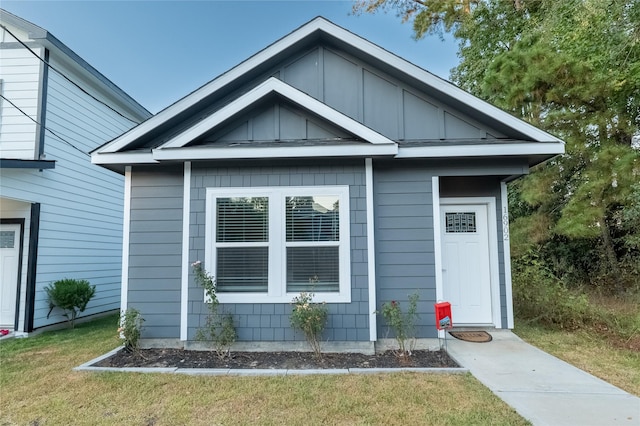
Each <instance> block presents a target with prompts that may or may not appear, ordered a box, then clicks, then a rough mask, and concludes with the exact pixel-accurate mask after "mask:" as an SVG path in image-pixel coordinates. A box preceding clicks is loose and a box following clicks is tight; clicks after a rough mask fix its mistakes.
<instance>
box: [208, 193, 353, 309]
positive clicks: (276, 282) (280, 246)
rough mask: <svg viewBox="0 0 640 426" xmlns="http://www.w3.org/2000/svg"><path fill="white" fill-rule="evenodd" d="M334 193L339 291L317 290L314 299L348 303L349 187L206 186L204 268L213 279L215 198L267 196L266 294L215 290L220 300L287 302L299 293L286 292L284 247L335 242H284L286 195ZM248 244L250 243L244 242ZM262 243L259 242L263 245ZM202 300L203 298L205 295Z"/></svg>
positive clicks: (214, 264)
mask: <svg viewBox="0 0 640 426" xmlns="http://www.w3.org/2000/svg"><path fill="white" fill-rule="evenodd" d="M300 195H304V196H323V195H324V196H329V195H333V196H337V197H338V200H339V205H340V211H339V216H338V217H339V221H340V225H339V226H340V240H339V249H338V251H339V265H338V267H339V268H340V271H339V291H338V292H318V293H315V295H314V301H316V302H326V303H350V302H351V247H350V239H351V232H350V228H351V227H350V205H349V186H348V185H332V186H276V187H250V188H244V187H234V188H207V189H206V210H205V211H206V218H205V268H206V269H207V271H209V272H210V273H211V274H212V275H213V276H214V278H215V273H216V271H217V264H216V262H217V255H216V239H215V235H216V199H218V198H229V197H268V199H269V224H268V227H269V243H268V246H269V274H268V289H267V292H266V293H263V292H261V293H223V292H219V293H217V296H218V300H219V301H220V303H290V302H291V300H292V299H293V298H294V297H296V296H298V295H299V294H300V293H297V292H293V293H291V292H287V289H286V286H287V283H286V281H287V270H286V267H287V256H286V253H287V250H286V248H287V246H310V245H335V243H334V242H330V243H326V242H314V243H313V244H308V243H306V242H305V243H298V242H296V243H292V242H287V241H286V237H285V232H286V214H285V200H286V197H294V196H300ZM248 244H251V243H248ZM263 244H264V243H260V245H263ZM205 301H207V300H206V297H205Z"/></svg>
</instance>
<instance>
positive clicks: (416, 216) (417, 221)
mask: <svg viewBox="0 0 640 426" xmlns="http://www.w3.org/2000/svg"><path fill="white" fill-rule="evenodd" d="M373 164H374V167H373V190H374V209H375V210H374V224H375V245H376V293H377V299H378V300H377V302H378V306H377V308H378V309H381V307H382V305H383V304H384V303H386V302H391V301H392V300H395V301H397V302H399V303H400V306H401V307H402V309H403V310H404V312H406V310H407V308H408V301H409V296H410V295H412V294H414V293H417V294H418V296H419V300H418V314H419V315H420V318H419V319H418V321H417V322H416V337H420V338H426V337H436V332H435V327H434V326H433V303H434V302H435V300H436V281H435V254H434V253H435V252H434V238H433V201H432V188H431V178H432V176H433V173H432V172H430V171H429V170H428V169H426V168H424V167H421V166H420V165H416V164H415V163H414V164H407V163H404V164H399V163H398V162H376V161H374V163H373ZM390 333H391V332H390V331H389V330H388V326H387V324H386V323H385V321H384V318H382V317H379V319H378V338H384V337H394V336H393V335H392V334H390Z"/></svg>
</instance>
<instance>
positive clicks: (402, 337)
mask: <svg viewBox="0 0 640 426" xmlns="http://www.w3.org/2000/svg"><path fill="white" fill-rule="evenodd" d="M418 298H419V296H418V294H417V293H414V294H412V295H410V296H409V309H408V310H407V312H406V313H405V312H402V308H401V307H400V303H399V302H397V301H395V300H392V301H391V302H386V303H384V304H383V305H382V310H381V311H380V313H381V314H382V317H383V318H384V319H385V321H386V322H387V326H388V327H389V329H391V330H393V332H394V333H395V337H396V342H398V356H410V355H411V352H412V351H413V349H414V347H415V343H416V338H415V323H416V319H417V318H418V313H417V311H418Z"/></svg>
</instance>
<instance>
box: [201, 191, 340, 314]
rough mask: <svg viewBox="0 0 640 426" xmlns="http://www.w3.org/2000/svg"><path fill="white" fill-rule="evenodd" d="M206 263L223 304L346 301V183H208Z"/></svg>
mask: <svg viewBox="0 0 640 426" xmlns="http://www.w3.org/2000/svg"><path fill="white" fill-rule="evenodd" d="M206 214H207V221H206V228H207V229H206V240H207V241H206V243H205V244H206V257H205V260H206V263H205V264H206V266H207V269H208V270H209V271H210V272H211V273H212V274H213V275H214V277H215V278H216V282H217V286H218V287H217V288H218V296H219V299H220V301H221V302H223V303H285V302H286V303H288V302H290V301H291V299H292V298H293V297H294V296H295V295H297V294H299V293H300V292H302V291H312V292H314V293H315V295H316V296H315V299H316V300H318V301H326V302H349V301H350V300H351V295H350V294H351V291H350V287H351V286H350V281H351V273H350V259H351V254H350V250H349V235H350V233H349V187H348V186H328V187H327V186H322V187H317V186H312V187H275V188H233V189H230V188H208V189H207V213H206Z"/></svg>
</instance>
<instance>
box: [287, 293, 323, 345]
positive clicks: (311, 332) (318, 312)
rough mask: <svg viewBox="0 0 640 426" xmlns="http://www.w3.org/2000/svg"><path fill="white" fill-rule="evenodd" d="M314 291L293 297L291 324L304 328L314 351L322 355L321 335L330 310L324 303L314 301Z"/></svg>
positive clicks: (296, 327)
mask: <svg viewBox="0 0 640 426" xmlns="http://www.w3.org/2000/svg"><path fill="white" fill-rule="evenodd" d="M312 300H313V293H305V292H303V293H300V296H297V297H294V298H293V301H292V303H293V310H292V311H291V317H290V318H289V319H290V321H291V326H292V327H293V328H295V329H299V330H302V332H303V333H304V337H305V338H306V339H307V342H308V343H309V345H310V346H311V349H312V350H313V352H314V353H315V354H316V355H317V356H320V355H321V350H320V337H321V336H322V332H323V331H324V327H325V324H326V323H327V317H328V315H329V312H328V310H327V307H326V306H325V304H324V303H313V301H312Z"/></svg>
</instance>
